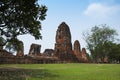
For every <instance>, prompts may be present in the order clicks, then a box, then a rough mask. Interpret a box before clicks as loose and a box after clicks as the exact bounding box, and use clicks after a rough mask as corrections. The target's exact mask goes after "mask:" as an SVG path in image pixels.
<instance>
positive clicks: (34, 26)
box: [0, 0, 47, 46]
mask: <svg viewBox="0 0 120 80" xmlns="http://www.w3.org/2000/svg"><path fill="white" fill-rule="evenodd" d="M46 12H47V7H46V6H44V5H41V6H40V5H39V4H38V0H0V40H2V44H1V45H2V46H3V45H6V44H7V43H8V42H10V43H12V44H14V43H15V42H18V41H16V40H18V39H17V36H18V35H24V34H31V35H32V36H34V37H35V39H41V38H42V36H41V33H40V30H41V21H42V20H44V19H45V16H46Z"/></svg>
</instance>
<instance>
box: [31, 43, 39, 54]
mask: <svg viewBox="0 0 120 80" xmlns="http://www.w3.org/2000/svg"><path fill="white" fill-rule="evenodd" d="M40 50H41V45H38V44H31V46H30V50H29V55H30V56H36V55H40Z"/></svg>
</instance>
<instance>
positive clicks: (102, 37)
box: [83, 25, 117, 62]
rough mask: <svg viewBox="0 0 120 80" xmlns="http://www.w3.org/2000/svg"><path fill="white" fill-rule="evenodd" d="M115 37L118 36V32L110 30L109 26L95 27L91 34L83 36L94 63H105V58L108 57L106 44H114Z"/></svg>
mask: <svg viewBox="0 0 120 80" xmlns="http://www.w3.org/2000/svg"><path fill="white" fill-rule="evenodd" d="M115 35H117V32H116V30H114V29H110V28H109V26H107V25H99V26H95V27H93V28H92V29H91V32H90V33H89V32H87V33H84V34H83V37H84V39H85V41H86V43H87V48H88V50H89V51H90V53H91V55H92V59H93V61H94V62H99V61H100V62H104V58H105V57H107V56H108V48H107V47H106V44H108V43H109V42H114V40H115Z"/></svg>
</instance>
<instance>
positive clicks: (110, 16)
mask: <svg viewBox="0 0 120 80" xmlns="http://www.w3.org/2000/svg"><path fill="white" fill-rule="evenodd" d="M39 4H43V5H46V6H47V7H48V12H47V16H46V20H44V21H42V31H41V33H42V36H43V38H42V40H35V39H34V37H32V36H30V35H23V36H19V39H20V40H22V41H23V42H24V47H25V48H24V50H25V54H27V53H28V52H29V48H30V45H31V44H32V43H36V44H41V45H42V47H41V52H43V51H44V50H45V49H47V48H49V49H54V45H55V36H56V31H57V28H58V26H59V24H61V22H66V23H67V24H68V25H69V27H70V31H71V35H72V44H74V41H75V40H79V42H80V44H81V47H86V43H85V41H84V40H83V36H82V33H83V32H85V31H90V29H91V28H92V27H94V26H95V25H100V24H107V25H108V26H110V27H111V28H114V29H116V30H117V32H118V33H119V34H120V28H119V27H120V0H39ZM118 38H119V39H120V36H118Z"/></svg>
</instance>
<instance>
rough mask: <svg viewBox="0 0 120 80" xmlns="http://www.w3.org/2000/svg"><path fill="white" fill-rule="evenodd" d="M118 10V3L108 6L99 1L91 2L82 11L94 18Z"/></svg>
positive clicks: (110, 14) (105, 15)
mask: <svg viewBox="0 0 120 80" xmlns="http://www.w3.org/2000/svg"><path fill="white" fill-rule="evenodd" d="M119 12H120V5H113V6H108V5H105V4H101V3H92V4H90V5H89V6H88V7H87V9H86V10H85V11H84V14H85V15H86V16H90V17H94V18H106V17H109V16H112V15H116V14H118V13H119Z"/></svg>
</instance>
